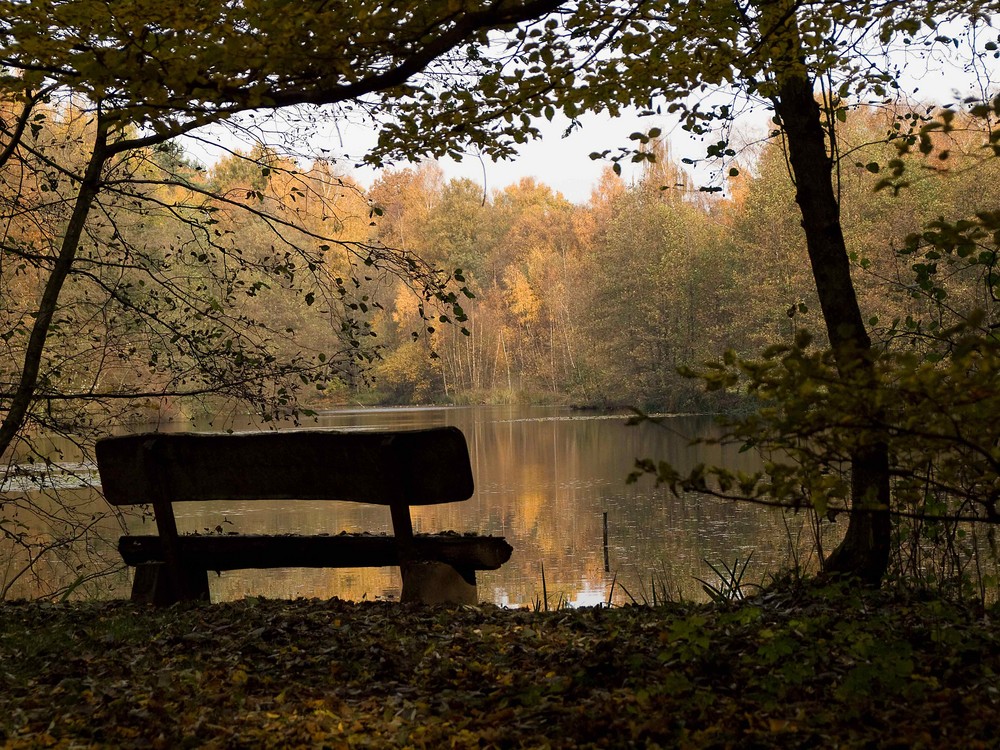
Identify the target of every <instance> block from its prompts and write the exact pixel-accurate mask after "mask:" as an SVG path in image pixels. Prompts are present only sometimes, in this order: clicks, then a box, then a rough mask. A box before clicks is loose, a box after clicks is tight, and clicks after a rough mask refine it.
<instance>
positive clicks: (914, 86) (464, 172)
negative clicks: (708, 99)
mask: <svg viewBox="0 0 1000 750" xmlns="http://www.w3.org/2000/svg"><path fill="white" fill-rule="evenodd" d="M910 71H912V76H911V78H912V79H914V80H910V81H908V82H904V88H905V89H907V90H909V91H912V92H915V94H916V96H917V98H918V99H922V100H925V101H927V100H931V101H937V102H946V101H953V100H954V99H955V98H956V96H957V98H962V97H964V96H969V95H978V94H980V93H981V91H980V89H979V88H978V87H977V86H976V84H975V82H974V81H973V80H972V79H971V77H970V76H969V75H968V74H967V73H964V72H963V71H962V70H961V69H959V68H956V67H954V66H951V65H948V64H942V65H933V66H929V67H928V66H925V65H924V64H923V63H918V64H915V65H913V66H911V68H910ZM582 122H583V123H584V127H583V128H582V129H581V130H577V131H575V132H574V133H573V134H572V135H570V136H569V137H567V138H563V137H561V136H562V133H563V132H564V131H565V129H566V124H567V123H566V121H565V120H563V121H559V120H558V118H557V121H555V122H553V123H547V122H543V123H541V125H540V127H541V129H542V131H543V138H542V139H541V140H538V141H533V142H531V143H529V144H526V145H524V146H522V147H521V149H520V157H519V158H518V159H516V160H513V161H508V162H498V163H494V162H489V161H485V162H484V161H482V160H480V159H478V158H476V157H475V156H470V157H468V158H466V159H464V160H463V161H462V162H460V163H459V162H454V161H453V160H451V159H445V160H442V161H441V162H440V165H441V167H442V168H443V169H444V172H445V176H446V177H447V178H453V177H468V178H469V179H471V180H473V181H474V182H476V183H477V184H478V185H481V186H483V188H484V189H485V191H486V193H487V194H490V195H492V194H493V193H494V192H495V191H497V190H500V189H502V188H504V187H506V186H507V185H510V184H512V183H515V182H517V181H519V180H520V179H521V178H523V177H534V178H535V179H536V180H538V181H539V182H543V183H545V184H547V185H549V186H550V187H552V188H553V189H554V190H557V191H558V192H561V193H562V194H563V195H564V196H565V197H566V198H568V199H569V200H571V201H573V202H575V203H585V202H586V201H587V200H588V199H589V198H590V194H591V190H592V189H593V187H594V186H595V185H596V184H597V181H598V179H599V176H600V174H601V171H602V170H603V169H604V168H605V167H606V166H608V162H603V161H594V160H591V159H590V158H589V154H590V153H591V152H594V151H602V150H604V149H611V150H612V151H614V150H616V149H617V148H618V147H619V146H623V145H627V144H628V143H629V141H628V135H629V134H630V133H633V132H635V131H637V130H643V131H648V130H649V129H650V128H652V127H659V128H661V129H662V130H663V132H664V133H665V134H667V136H668V137H669V139H670V146H671V152H672V154H673V156H674V158H676V159H681V158H690V159H699V158H701V157H703V156H704V145H703V144H702V143H700V142H699V141H695V140H692V139H691V138H689V137H687V135H686V134H685V133H684V132H683V131H681V130H680V128H679V127H677V124H676V123H675V122H670V121H665V120H663V119H660V120H657V119H656V118H652V117H647V118H639V117H636V116H631V117H624V118H621V119H619V120H612V119H610V118H608V117H606V116H603V117H602V116H588V117H585V118H582ZM766 122H767V118H766V115H765V114H763V113H758V114H757V115H756V116H755V117H754V118H753V119H750V120H747V121H745V122H744V123H743V124H742V125H741V126H740V132H741V133H742V137H743V138H744V139H746V138H749V137H751V135H752V134H754V133H756V134H758V135H759V134H762V133H764V132H766ZM272 127H273V123H272ZM212 137H214V136H210V137H209V138H208V139H206V140H211V139H212ZM738 139H739V137H737V140H738ZM220 140H221V142H223V143H225V144H226V145H227V146H228V147H229V148H242V149H244V150H249V148H250V146H249V145H243V144H240V143H238V142H237V141H234V140H233V139H232V138H231V137H228V136H222V137H221V138H220ZM310 140H311V144H310V145H311V146H312V148H313V149H314V150H315V151H316V153H317V155H319V153H321V152H320V149H323V150H324V151H326V153H327V154H328V155H329V156H331V157H334V159H335V160H336V161H339V162H340V163H342V164H343V165H344V166H345V168H346V167H349V166H350V165H352V164H353V163H355V162H356V161H359V160H360V156H361V155H362V154H363V152H364V150H365V149H366V148H367V147H368V146H369V145H370V144H371V143H372V142H373V135H372V133H371V131H370V129H366V128H363V127H361V126H358V125H349V124H346V123H339V124H338V125H337V126H336V127H333V126H331V127H329V128H325V129H324V132H323V133H322V134H321V135H318V136H314V137H313V138H312V139H310ZM185 148H187V149H188V151H189V152H190V153H191V154H192V155H193V156H195V157H196V158H197V159H199V160H200V161H201V162H202V163H203V164H205V165H206V166H211V165H212V164H213V163H214V162H215V161H216V160H217V159H218V158H219V157H220V156H221V155H222V154H224V153H225V151H224V150H223V149H219V148H215V149H212V148H209V147H207V146H206V145H205V143H204V142H198V141H196V140H191V139H188V140H187V141H186V142H185ZM344 154H348V155H349V157H350V158H345V157H344V156H343V155H344ZM338 157H340V158H338ZM351 173H352V174H353V176H354V177H355V179H357V180H358V181H359V182H360V183H361V184H363V185H366V186H367V185H370V184H371V182H372V180H373V179H374V178H375V172H374V171H373V170H371V169H366V168H361V169H353V170H351ZM624 176H625V178H626V179H627V180H628V179H633V178H634V177H635V176H636V175H635V172H634V171H630V170H629V169H626V170H625V172H624ZM708 179H709V171H708V170H705V171H704V172H699V173H698V174H696V177H695V181H696V182H699V181H700V182H701V183H704V182H705V181H706V180H708Z"/></svg>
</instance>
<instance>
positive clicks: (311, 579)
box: [12, 406, 815, 608]
mask: <svg viewBox="0 0 1000 750" xmlns="http://www.w3.org/2000/svg"><path fill="white" fill-rule="evenodd" d="M626 419H627V415H625V414H606V413H587V412H580V411H574V410H570V409H566V408H561V407H527V406H495V407H482V406H475V407H428V408H384V409H381V408H379V409H376V408H370V409H369V408H366V409H343V410H336V411H330V412H325V413H322V414H320V415H319V416H318V418H317V423H316V425H312V424H308V425H304V426H319V427H351V428H358V429H406V428H419V427H430V426H442V425H454V426H456V427H458V428H460V429H461V430H462V431H463V432H464V433H465V435H466V438H467V440H468V442H469V452H470V454H471V458H472V467H473V474H474V476H475V480H476V491H475V494H474V495H473V497H472V499H471V500H468V501H466V502H462V503H454V504H450V505H441V506H427V507H421V508H414V509H413V522H414V528H415V530H416V531H418V532H419V531H440V530H446V529H449V530H456V531H467V532H476V533H480V534H494V535H500V536H505V537H507V540H508V541H509V542H510V543H511V544H512V545H513V547H514V554H513V556H512V558H511V560H510V562H508V563H507V564H506V565H504V566H503V568H502V569H500V570H498V571H484V572H482V573H480V574H479V594H480V598H481V599H483V600H486V601H492V602H494V603H496V604H499V605H508V606H544V605H545V601H544V599H545V596H547V600H548V601H547V604H548V606H549V607H550V608H551V607H556V606H559V605H560V604H572V605H591V604H598V603H602V602H607V601H609V599H610V600H612V601H613V602H614V603H617V604H623V603H628V602H631V601H638V602H644V601H645V602H652V601H653V599H654V596H655V598H656V599H657V600H659V599H660V598H662V596H663V595H664V594H666V595H667V596H668V597H671V598H678V597H684V598H687V599H696V600H700V599H704V598H706V597H705V594H704V592H703V591H702V588H701V584H700V583H699V582H698V581H697V580H696V578H703V579H705V580H707V581H710V582H712V581H715V580H717V579H716V575H715V573H713V571H712V570H711V568H710V567H709V565H708V563H713V564H715V565H716V566H717V567H719V566H720V563H723V564H725V565H729V566H732V565H733V563H734V562H735V561H736V560H739V561H740V563H741V564H742V562H743V561H744V560H746V559H747V557H748V556H750V555H751V554H752V558H751V561H750V564H749V567H748V569H747V572H746V575H745V578H744V580H745V581H748V582H754V583H756V582H760V581H761V580H763V579H764V578H765V576H767V575H768V574H771V573H774V572H777V571H779V570H781V569H782V568H784V567H788V566H789V565H791V564H792V562H793V560H794V559H796V557H798V558H799V560H800V562H801V563H802V564H805V565H810V564H811V565H812V566H814V565H815V559H814V555H812V554H811V550H812V548H813V545H812V542H811V539H812V537H811V531H810V526H809V523H808V519H807V517H806V515H805V514H798V515H794V514H782V513H781V512H779V511H775V510H772V509H768V508H761V507H757V506H751V505H746V504H740V503H731V502H725V501H719V500H716V499H713V498H710V497H707V496H701V495H697V494H691V495H688V496H685V497H681V498H677V497H674V496H673V495H672V494H671V493H670V492H669V491H668V490H666V489H663V488H656V487H655V486H654V484H653V482H652V481H651V480H649V479H648V478H647V479H643V480H641V481H640V482H638V483H636V484H633V485H628V484H626V482H625V479H626V476H627V475H628V473H629V471H630V470H631V468H632V466H633V464H634V462H635V459H636V458H638V457H649V458H654V459H666V460H668V461H671V462H672V463H674V464H675V465H676V466H678V467H679V468H682V469H684V468H689V467H690V466H692V465H693V464H695V463H697V462H705V463H715V464H722V465H725V466H728V467H730V468H742V469H746V470H751V469H753V468H755V463H754V462H755V461H756V460H757V459H756V457H755V456H754V455H753V454H752V453H740V452H739V451H738V450H737V448H736V447H735V446H733V447H720V446H696V447H691V446H689V441H690V439H691V438H693V437H697V436H701V435H707V434H711V431H712V430H713V424H712V421H711V419H710V418H708V417H692V416H683V417H670V418H667V419H665V420H664V422H663V425H662V426H658V425H654V424H642V425H638V426H632V427H630V426H626V424H625V420H626ZM220 427H221V426H220V425H219V424H216V425H215V426H214V429H219V428H220ZM180 428H181V427H180V426H177V425H172V426H170V429H171V430H176V429H180ZM76 469H77V471H78V472H82V473H83V474H86V471H87V467H86V466H83V467H76ZM91 469H92V467H91ZM176 511H177V516H178V526H179V528H180V530H181V531H182V532H184V531H191V532H194V531H198V532H202V533H204V532H205V531H206V530H211V529H214V527H215V526H216V525H218V524H220V521H221V525H222V526H223V528H224V530H225V531H227V532H229V531H232V532H239V533H287V532H297V533H303V534H315V533H321V532H322V533H331V534H336V533H338V532H340V531H342V530H345V531H348V532H359V531H373V532H380V531H384V532H388V531H390V526H391V524H390V520H389V512H388V508H383V507H378V506H366V505H357V504H354V503H321V502H314V503H311V502H296V503H286V504H281V503H279V502H275V503H260V502H257V503H214V504H211V506H209V505H208V504H195V503H184V504H180V505H178V506H176ZM605 514H606V517H607V529H608V547H607V569H605V549H604V541H603V540H604V518H605ZM129 526H130V528H131V529H132V530H133V531H142V530H147V533H151V531H149V530H151V529H152V528H153V524H152V521H151V519H149V518H146V519H132V520H131V521H130V522H129ZM706 561H707V562H706ZM46 570H48V568H47V569H46ZM50 574H51V575H56V574H57V570H56V569H54V568H53V569H52V570H51V571H50ZM209 578H210V586H211V588H212V592H213V598H215V599H235V598H240V597H244V596H248V595H261V596H268V597H297V596H304V597H321V598H329V597H333V596H338V597H341V598H347V599H355V600H360V599H383V598H388V599H393V598H398V596H399V590H400V580H399V573H398V571H396V570H394V569H388V568H386V569H382V568H377V569H348V570H274V571H266V570H265V571H233V572H229V573H224V574H222V576H216V575H215V574H210V576H209ZM23 586H25V587H29V586H30V582H29V581H28V579H27V578H25V581H24V582H23ZM103 591H104V593H103V594H101V595H111V596H127V591H128V588H127V581H126V580H125V579H124V577H119V579H118V580H117V582H112V583H111V587H110V588H107V584H106V585H105V588H104V589H103ZM12 592H13V594H17V593H18V592H19V588H18V587H17V586H15V587H13V588H12ZM543 592H544V595H543ZM31 594H32V592H31V590H30V588H28V589H26V590H24V591H21V595H31Z"/></svg>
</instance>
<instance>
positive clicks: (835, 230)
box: [774, 69, 891, 585]
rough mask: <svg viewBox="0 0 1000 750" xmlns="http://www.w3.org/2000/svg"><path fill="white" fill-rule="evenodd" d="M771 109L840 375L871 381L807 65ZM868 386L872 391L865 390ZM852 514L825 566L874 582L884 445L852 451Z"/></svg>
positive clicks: (882, 543) (882, 545)
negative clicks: (781, 139) (780, 134)
mask: <svg viewBox="0 0 1000 750" xmlns="http://www.w3.org/2000/svg"><path fill="white" fill-rule="evenodd" d="M774 106H775V110H776V112H777V114H778V117H779V118H780V120H781V126H782V128H783V129H784V133H785V138H786V140H787V143H788V155H789V162H790V163H791V167H792V173H793V175H794V178H795V186H796V193H795V201H796V203H798V205H799V210H800V211H801V213H802V228H803V229H804V230H805V235H806V247H807V250H808V253H809V261H810V264H811V266H812V272H813V277H814V278H815V280H816V289H817V292H818V293H819V301H820V307H821V308H822V311H823V320H824V322H825V323H826V329H827V333H828V335H829V338H830V345H831V347H832V348H833V352H834V356H835V358H836V362H837V367H838V369H839V371H840V373H841V375H842V376H843V375H845V374H846V373H848V372H850V373H852V374H860V375H861V381H860V382H861V383H865V382H869V383H871V384H872V385H873V386H874V384H875V377H876V375H875V369H874V365H873V362H872V351H871V339H870V338H869V336H868V332H867V330H866V329H865V324H864V319H863V318H862V316H861V310H860V308H859V306H858V299H857V294H856V293H855V290H854V284H853V282H852V280H851V269H850V261H849V259H848V255H847V247H846V245H845V242H844V234H843V231H842V228H841V224H840V206H839V204H838V202H837V197H836V194H835V192H834V183H833V160H832V159H831V157H830V156H829V154H828V153H827V148H826V133H825V132H824V128H823V121H822V117H821V113H820V109H819V105H818V104H817V102H816V98H815V96H814V94H813V87H812V81H811V80H810V78H809V76H808V75H807V74H806V73H805V72H804V69H803V70H801V72H799V71H793V72H792V73H790V74H786V75H785V76H784V77H783V78H782V79H781V81H780V84H779V88H778V95H777V97H776V98H775V100H774ZM866 390H871V389H866ZM851 505H852V508H851V514H850V521H849V522H848V527H847V532H846V536H845V537H844V541H843V542H842V543H841V544H840V546H839V547H837V548H836V549H835V550H834V551H833V552H832V553H831V555H830V557H829V558H827V560H826V563H825V566H824V567H825V570H826V571H827V572H832V573H840V574H845V575H851V576H854V577H856V578H858V579H860V580H862V581H864V582H866V583H869V584H872V585H878V584H879V582H880V581H881V580H882V577H883V576H884V575H885V571H886V568H887V567H888V563H889V542H890V531H891V526H890V519H889V515H888V512H887V510H888V507H889V455H888V447H887V446H886V445H885V444H883V443H878V444H873V445H865V446H861V447H859V448H857V449H855V450H854V452H853V453H852V455H851Z"/></svg>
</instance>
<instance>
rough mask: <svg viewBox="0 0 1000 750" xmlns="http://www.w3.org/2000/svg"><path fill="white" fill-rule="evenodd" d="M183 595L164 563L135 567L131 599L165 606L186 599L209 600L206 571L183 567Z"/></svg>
mask: <svg viewBox="0 0 1000 750" xmlns="http://www.w3.org/2000/svg"><path fill="white" fill-rule="evenodd" d="M183 575H184V581H183V584H184V586H183V588H184V589H186V591H187V596H184V595H183V593H182V589H181V587H180V586H175V585H174V582H173V581H172V580H171V577H170V574H169V572H168V570H167V566H166V565H165V564H164V563H147V564H145V565H138V566H136V569H135V579H134V580H133V581H132V601H134V602H142V603H145V604H155V605H156V606H158V607H165V606H168V605H170V604H173V603H175V602H179V601H183V600H185V599H188V600H200V601H206V602H207V601H209V596H208V571H205V570H194V569H190V568H189V569H185V570H184V571H183Z"/></svg>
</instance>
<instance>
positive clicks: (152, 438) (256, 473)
mask: <svg viewBox="0 0 1000 750" xmlns="http://www.w3.org/2000/svg"><path fill="white" fill-rule="evenodd" d="M97 462H98V465H99V467H100V472H101V482H102V484H103V489H104V496H105V498H106V499H107V501H108V502H109V503H111V504H112V505H135V504H139V503H147V502H149V503H151V502H152V501H153V499H154V497H155V496H156V494H157V492H158V491H159V492H162V491H165V492H166V493H167V494H168V495H169V497H170V500H171V502H180V501H186V500H258V499H261V500H263V499H267V500H351V501H355V502H363V503H374V504H378V505H394V504H405V505H411V506H412V505H434V504H438V503H450V502H456V501H460V500H467V499H468V498H469V497H471V496H472V492H473V487H474V485H473V478H472V467H471V465H470V463H469V452H468V448H467V446H466V443H465V436H464V435H462V433H461V431H460V430H458V429H457V428H454V427H438V428H433V429H427V430H400V431H394V432H365V431H337V430H281V431H275V432H263V433H261V432H255V433H237V434H215V433H213V434H204V433H179V434H163V433H148V434H141V435H126V436H123V437H114V438H107V439H105V440H101V441H99V442H98V444H97ZM159 467H165V469H166V471H167V475H168V476H169V487H166V488H164V487H162V484H163V476H164V475H163V474H162V473H161V472H160V469H159Z"/></svg>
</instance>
